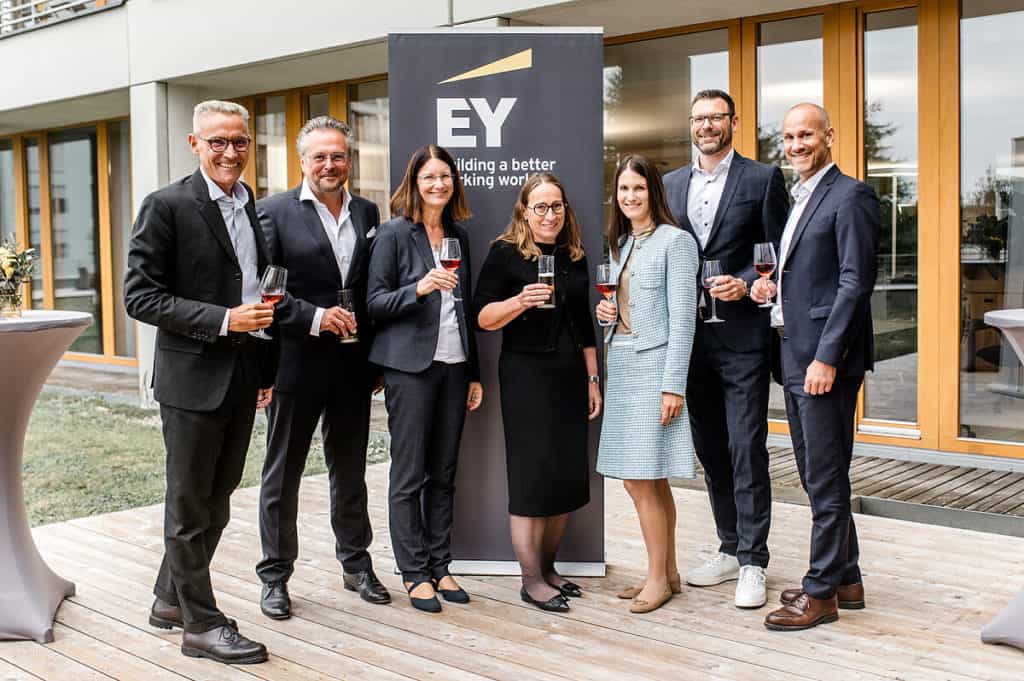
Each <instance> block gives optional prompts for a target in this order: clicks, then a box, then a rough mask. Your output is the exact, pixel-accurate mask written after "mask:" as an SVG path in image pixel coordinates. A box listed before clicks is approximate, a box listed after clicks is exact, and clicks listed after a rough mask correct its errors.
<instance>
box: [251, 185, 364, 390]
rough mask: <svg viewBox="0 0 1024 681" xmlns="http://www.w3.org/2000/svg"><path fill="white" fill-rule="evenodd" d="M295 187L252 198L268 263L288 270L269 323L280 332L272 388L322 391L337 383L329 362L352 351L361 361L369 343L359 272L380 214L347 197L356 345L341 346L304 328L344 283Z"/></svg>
mask: <svg viewBox="0 0 1024 681" xmlns="http://www.w3.org/2000/svg"><path fill="white" fill-rule="evenodd" d="M301 191H302V185H299V186H298V187H296V188H295V189H292V190H290V191H286V192H281V193H280V194H276V195H274V196H271V197H268V198H266V199H261V200H260V201H258V202H256V214H257V215H258V216H259V220H260V226H261V227H262V228H263V234H264V236H265V237H266V240H267V248H268V249H269V250H270V261H271V262H272V263H273V264H275V265H280V266H281V267H284V268H286V269H287V270H288V294H287V295H286V296H285V299H284V300H283V301H282V302H280V303H278V305H277V308H276V309H275V310H274V321H275V322H276V323H277V329H278V332H279V333H280V334H281V365H280V368H279V369H278V372H277V383H276V388H277V389H278V390H284V391H297V390H303V391H322V390H325V389H326V388H327V386H328V384H329V383H330V382H331V381H336V380H338V373H339V371H340V368H339V367H338V366H336V365H337V362H339V361H341V358H342V357H343V356H348V357H351V353H352V352H357V353H359V354H360V355H361V356H362V357H363V358H364V359H365V358H366V357H367V355H368V354H369V352H370V350H369V348H370V345H371V344H372V343H373V329H372V327H371V324H370V318H369V315H368V314H367V312H366V273H367V270H368V269H369V265H370V242H371V241H372V240H373V231H372V230H374V228H375V227H377V225H378V223H379V222H380V212H379V211H378V210H377V206H376V204H374V203H373V202H371V201H367V200H366V199H364V198H361V197H358V196H355V195H350V199H349V213H350V214H351V216H352V226H353V227H354V228H355V232H356V243H355V250H354V251H353V253H352V261H351V262H350V263H349V271H348V273H347V276H346V278H345V286H344V288H350V289H352V290H353V295H354V296H355V314H356V322H357V323H358V325H359V343H354V344H351V345H347V346H343V345H341V344H340V343H339V342H338V336H336V335H334V334H333V333H323V334H321V335H320V336H319V337H315V336H312V335H310V333H309V329H310V326H312V324H313V315H314V313H315V312H316V308H318V307H322V308H325V309H326V308H329V307H333V306H334V305H337V304H338V291H339V290H341V289H342V288H343V287H342V277H341V272H340V271H339V270H338V260H337V258H335V257H334V249H333V248H332V247H331V242H330V241H329V240H328V238H327V234H325V233H324V228H323V224H322V223H321V222H320V216H319V215H318V214H317V212H316V208H315V207H314V206H313V204H312V203H310V202H309V201H300V200H299V195H300V193H301ZM368 233H369V234H371V236H367V234H368ZM348 369H349V370H350V371H351V370H352V369H354V367H348ZM367 378H368V380H369V379H370V378H371V377H370V376H369V375H368V376H367Z"/></svg>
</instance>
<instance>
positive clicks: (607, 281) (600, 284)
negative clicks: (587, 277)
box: [595, 263, 619, 326]
mask: <svg viewBox="0 0 1024 681" xmlns="http://www.w3.org/2000/svg"><path fill="white" fill-rule="evenodd" d="M595 285H596V286H597V290H598V292H599V293H600V294H601V295H602V296H604V299H605V300H608V301H611V299H612V298H614V297H615V291H616V290H617V289H618V288H619V282H618V281H616V280H615V276H614V274H613V273H612V266H611V265H609V264H608V263H604V264H601V265H598V266H597V280H596V281H595ZM597 323H598V324H599V325H601V326H611V325H612V324H614V323H615V320H614V319H613V320H612V321H610V322H606V321H604V320H602V319H598V320H597Z"/></svg>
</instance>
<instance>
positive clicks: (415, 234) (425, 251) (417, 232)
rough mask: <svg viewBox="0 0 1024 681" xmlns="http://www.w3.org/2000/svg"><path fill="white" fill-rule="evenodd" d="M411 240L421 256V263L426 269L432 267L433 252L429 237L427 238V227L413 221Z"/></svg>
mask: <svg viewBox="0 0 1024 681" xmlns="http://www.w3.org/2000/svg"><path fill="white" fill-rule="evenodd" d="M412 242H413V244H415V246H416V250H417V251H419V253H420V257H421V258H423V264H424V265H426V266H427V269H428V270H432V269H434V252H433V251H432V250H431V249H430V239H428V238H427V229H426V227H424V226H423V225H420V224H416V223H413V225H412Z"/></svg>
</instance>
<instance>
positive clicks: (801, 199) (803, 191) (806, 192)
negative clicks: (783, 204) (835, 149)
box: [772, 163, 835, 327]
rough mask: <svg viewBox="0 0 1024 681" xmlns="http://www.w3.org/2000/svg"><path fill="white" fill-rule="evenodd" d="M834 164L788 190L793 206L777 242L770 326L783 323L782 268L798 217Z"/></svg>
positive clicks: (777, 325)
mask: <svg viewBox="0 0 1024 681" xmlns="http://www.w3.org/2000/svg"><path fill="white" fill-rule="evenodd" d="M834 165H835V163H829V164H828V165H826V166H825V167H824V168H822V169H821V170H819V171H818V172H816V173H814V175H811V176H810V177H809V178H808V179H807V181H806V182H798V183H797V184H795V185H794V186H793V188H792V189H791V190H789V193H790V194H791V195H792V196H793V207H792V208H790V209H789V217H788V218H786V226H785V228H783V230H782V241H781V243H779V268H778V271H779V285H778V290H777V291H776V293H775V301H776V302H775V305H774V306H772V326H775V327H781V326H783V325H784V323H785V321H784V318H783V316H782V270H783V268H785V266H786V256H787V255H789V242H790V241H792V240H793V232H795V231H796V226H797V224H799V222H800V217H801V216H802V215H803V214H804V209H805V208H806V207H807V200H808V199H809V198H811V194H813V193H814V189H815V188H816V187H817V186H818V183H819V182H821V178H823V177H825V173H827V172H828V170H829V168H831V167H832V166H834Z"/></svg>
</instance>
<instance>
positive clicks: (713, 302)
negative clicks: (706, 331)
mask: <svg viewBox="0 0 1024 681" xmlns="http://www.w3.org/2000/svg"><path fill="white" fill-rule="evenodd" d="M711 318H712V319H718V313H717V312H716V311H715V297H714V296H711Z"/></svg>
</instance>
